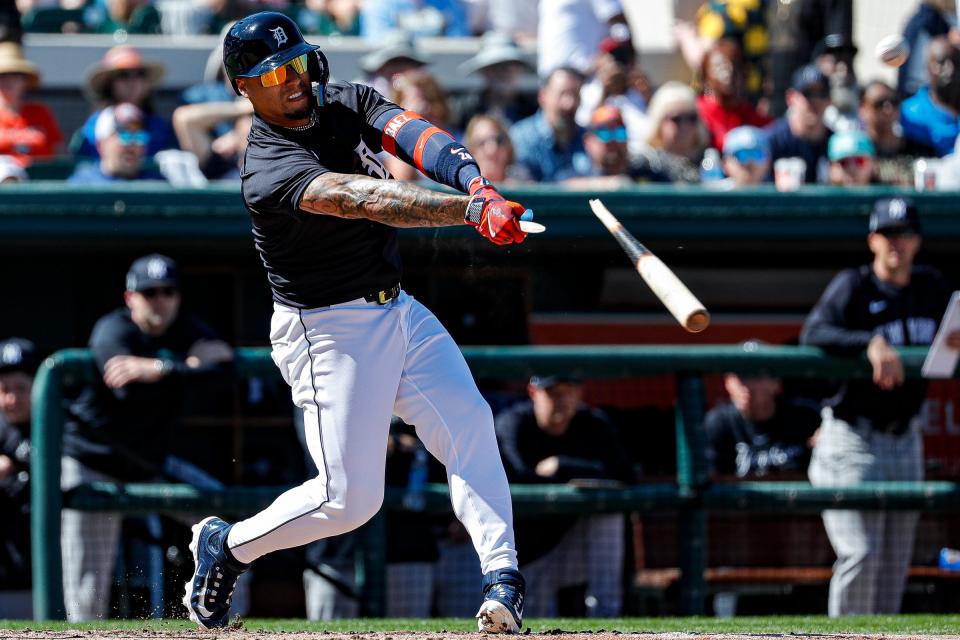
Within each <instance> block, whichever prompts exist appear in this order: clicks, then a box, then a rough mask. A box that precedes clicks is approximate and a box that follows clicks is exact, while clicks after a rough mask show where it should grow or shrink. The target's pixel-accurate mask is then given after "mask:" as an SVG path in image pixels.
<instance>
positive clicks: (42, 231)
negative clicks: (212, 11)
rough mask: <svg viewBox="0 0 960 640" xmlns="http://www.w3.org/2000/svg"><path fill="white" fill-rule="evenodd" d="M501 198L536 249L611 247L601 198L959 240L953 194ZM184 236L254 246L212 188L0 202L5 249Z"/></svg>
mask: <svg viewBox="0 0 960 640" xmlns="http://www.w3.org/2000/svg"><path fill="white" fill-rule="evenodd" d="M505 193H506V195H508V196H509V197H511V198H512V199H514V200H517V201H519V202H523V203H524V205H526V206H527V207H529V208H531V209H533V210H534V211H536V212H537V219H538V220H540V221H542V222H544V223H546V224H547V226H548V228H549V233H547V234H545V235H544V236H543V237H540V238H538V239H537V243H535V244H536V245H541V244H544V243H551V242H554V241H562V242H565V243H566V242H569V239H570V238H578V239H580V240H583V239H602V240H604V241H606V240H608V234H607V231H606V229H604V227H603V225H601V224H599V223H598V222H597V220H596V219H595V218H594V217H593V215H592V214H591V213H590V209H589V206H588V204H587V201H588V200H589V199H590V198H596V197H600V198H602V199H603V201H604V203H605V204H606V205H607V207H608V208H609V209H610V210H611V211H613V212H614V214H615V215H616V216H617V217H618V218H619V219H620V220H621V221H622V222H623V223H624V225H626V226H627V227H628V228H629V229H630V230H631V231H633V232H634V233H635V234H637V235H638V237H642V238H644V239H647V240H653V239H657V238H684V239H686V240H693V239H705V240H710V241H716V240H720V239H724V238H726V239H733V240H742V239H750V238H779V239H790V240H792V239H798V238H810V239H816V240H818V241H823V240H826V239H838V238H856V239H862V238H863V237H864V235H865V234H866V220H867V216H868V214H869V213H870V209H871V207H872V206H873V202H874V200H876V199H877V198H880V197H889V196H891V195H895V194H900V195H909V196H910V197H911V198H913V199H914V201H915V202H916V203H917V207H918V209H919V210H920V215H921V217H922V219H923V227H924V235H925V236H927V237H931V238H933V237H935V238H939V239H946V238H952V239H956V238H960V216H958V215H957V194H956V193H951V192H939V193H938V192H920V193H917V192H914V191H912V190H904V189H894V188H891V187H864V188H860V189H844V188H840V187H816V186H811V187H806V188H804V189H801V190H799V191H796V192H792V193H781V192H778V191H776V190H775V189H774V188H773V187H772V186H761V187H755V188H750V189H740V190H735V191H726V192H718V191H712V190H710V189H704V188H702V187H699V186H696V187H690V188H684V187H677V186H675V185H643V186H638V187H635V188H630V189H618V190H617V191H610V192H596V191H590V192H587V191H574V190H565V189H558V188H557V187H556V186H554V185H542V186H525V187H519V188H516V187H515V188H511V189H509V190H507V191H506V192H505ZM64 203H69V206H64ZM402 233H403V234H404V235H408V234H422V235H430V236H433V235H435V234H439V235H442V236H444V237H449V236H458V235H461V236H469V237H471V238H472V237H474V236H475V235H476V234H475V233H474V232H473V230H471V229H470V228H469V227H467V226H459V227H447V228H443V229H405V230H404V231H403V232H402ZM185 234H192V236H194V237H201V238H208V239H240V240H243V241H248V240H249V236H250V222H249V219H248V217H247V213H246V212H245V210H244V208H243V202H242V200H241V198H240V189H239V186H238V185H236V184H233V183H212V184H210V185H208V186H206V187H204V188H202V189H186V188H174V187H170V186H167V185H163V184H159V183H156V182H153V183H151V182H139V183H136V182H135V183H123V184H107V185H96V186H93V187H82V186H75V185H67V184H65V183H63V182H52V181H38V182H36V183H24V184H19V185H5V186H4V191H3V199H2V200H0V238H6V239H9V240H13V239H15V238H30V237H32V238H39V239H47V238H50V237H56V238H61V237H64V238H69V239H71V240H74V241H75V240H77V239H80V238H102V237H104V236H107V237H116V236H121V237H148V238H159V237H162V238H177V237H179V236H182V235H185ZM532 246H535V245H532Z"/></svg>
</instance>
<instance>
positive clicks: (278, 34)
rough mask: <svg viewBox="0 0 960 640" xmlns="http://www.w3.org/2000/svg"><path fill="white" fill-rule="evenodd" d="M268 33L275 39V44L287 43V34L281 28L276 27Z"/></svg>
mask: <svg viewBox="0 0 960 640" xmlns="http://www.w3.org/2000/svg"><path fill="white" fill-rule="evenodd" d="M270 33H272V34H273V37H274V38H276V39H277V44H278V45H279V44H283V43H285V42H286V41H287V33H286V32H285V31H284V30H283V27H277V28H276V29H270Z"/></svg>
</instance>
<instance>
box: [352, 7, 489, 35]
mask: <svg viewBox="0 0 960 640" xmlns="http://www.w3.org/2000/svg"><path fill="white" fill-rule="evenodd" d="M425 8H431V9H435V10H437V11H439V12H440V13H441V14H442V15H443V31H442V32H441V33H437V32H436V31H435V30H433V29H432V28H431V29H430V30H429V31H418V30H417V28H416V27H417V23H418V22H419V21H417V20H413V19H408V20H405V19H404V18H403V16H405V15H407V16H409V15H414V14H416V13H417V12H419V11H421V10H423V9H425ZM361 11H362V12H361V14H360V35H361V36H363V37H364V38H367V39H368V40H371V41H373V42H382V41H383V39H384V38H385V37H386V36H387V35H389V34H390V32H392V31H398V30H400V31H406V32H408V33H411V35H414V36H440V35H442V36H461V37H467V36H470V35H472V34H471V32H470V19H469V16H468V15H467V8H466V6H465V5H464V2H463V0H367V1H366V2H365V3H364V5H363V9H362V10H361Z"/></svg>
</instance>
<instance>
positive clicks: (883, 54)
mask: <svg viewBox="0 0 960 640" xmlns="http://www.w3.org/2000/svg"><path fill="white" fill-rule="evenodd" d="M874 53H876V55H877V59H878V60H880V62H882V63H883V64H885V65H887V66H888V67H899V66H900V65H902V64H903V63H904V62H906V61H907V58H909V57H910V45H908V44H907V41H906V40H904V39H903V36H901V35H900V34H897V33H894V34H891V35H889V36H887V37H885V38H883V39H882V40H881V41H880V42H878V43H877V47H876V49H874Z"/></svg>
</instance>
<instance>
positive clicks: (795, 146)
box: [766, 116, 833, 184]
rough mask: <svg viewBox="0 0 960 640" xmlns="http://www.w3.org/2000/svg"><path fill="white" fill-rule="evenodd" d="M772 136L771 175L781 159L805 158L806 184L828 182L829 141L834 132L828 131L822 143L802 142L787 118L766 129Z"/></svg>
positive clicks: (774, 122) (776, 121)
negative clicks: (774, 164)
mask: <svg viewBox="0 0 960 640" xmlns="http://www.w3.org/2000/svg"><path fill="white" fill-rule="evenodd" d="M766 131H767V134H769V136H770V158H771V162H770V172H771V173H770V175H771V176H772V175H773V163H774V162H776V161H777V160H779V159H780V158H803V160H804V161H805V162H806V163H807V176H806V179H805V180H804V182H805V183H806V184H817V183H818V182H826V181H827V167H828V162H827V140H829V139H830V136H831V135H833V131H831V130H830V129H829V128H828V129H827V133H826V135H825V136H824V137H823V140H821V141H820V142H810V141H808V140H802V139H800V138H798V137H797V136H795V135H793V131H791V130H790V124H789V123H788V122H787V118H786V116H784V117H782V118H779V119H777V120H774V121H773V122H772V123H771V124H769V125H768V126H767V128H766Z"/></svg>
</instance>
